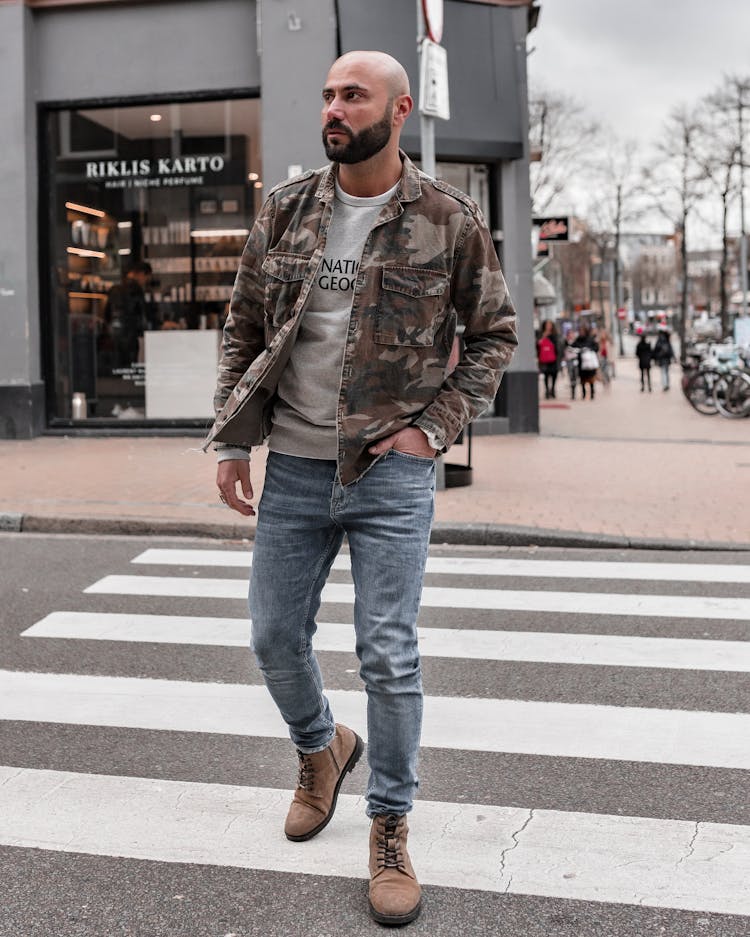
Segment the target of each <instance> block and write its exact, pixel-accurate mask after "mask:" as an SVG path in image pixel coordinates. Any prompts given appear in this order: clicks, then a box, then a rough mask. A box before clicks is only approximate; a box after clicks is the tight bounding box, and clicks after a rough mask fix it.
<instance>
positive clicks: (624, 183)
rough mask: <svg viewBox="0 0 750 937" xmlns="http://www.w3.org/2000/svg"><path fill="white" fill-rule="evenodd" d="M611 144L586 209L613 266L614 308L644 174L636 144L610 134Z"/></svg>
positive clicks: (619, 294) (595, 236)
mask: <svg viewBox="0 0 750 937" xmlns="http://www.w3.org/2000/svg"><path fill="white" fill-rule="evenodd" d="M607 140H608V143H607V144H606V146H605V147H604V149H603V150H602V155H601V157H600V158H599V160H598V161H597V163H596V164H595V166H594V173H593V175H594V178H596V180H597V183H598V185H597V189H596V198H595V199H593V200H592V202H591V204H590V205H589V208H588V210H587V218H588V219H589V229H590V231H591V235H592V238H593V239H594V241H595V242H596V243H597V245H598V247H599V251H600V254H601V258H602V262H610V263H612V264H613V266H614V305H615V308H617V307H619V306H620V305H621V302H622V263H621V257H620V253H621V252H620V242H621V238H622V233H623V228H624V227H625V226H626V225H628V224H631V223H632V222H634V221H636V220H638V219H639V218H640V217H641V216H642V215H643V195H644V188H643V174H642V170H641V167H640V165H639V163H638V147H637V144H636V143H635V141H633V140H628V141H625V142H622V141H620V140H618V139H617V138H616V137H615V136H613V135H611V134H607ZM609 327H610V331H611V333H612V334H614V332H615V322H614V321H613V320H612V318H611V319H610V323H609ZM617 334H618V338H619V353H620V354H621V355H622V354H623V353H624V349H623V344H622V323H621V322H620V320H619V318H618V319H617Z"/></svg>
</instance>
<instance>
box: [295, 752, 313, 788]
mask: <svg viewBox="0 0 750 937" xmlns="http://www.w3.org/2000/svg"><path fill="white" fill-rule="evenodd" d="M297 757H298V758H299V765H298V766H297V767H298V770H299V775H298V777H297V787H301V788H302V790H303V791H312V789H313V783H314V780H315V767H314V766H313V763H312V758H310V756H309V755H305V754H304V753H303V752H297Z"/></svg>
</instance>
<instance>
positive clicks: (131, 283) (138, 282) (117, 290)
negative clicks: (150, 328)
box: [104, 260, 151, 368]
mask: <svg viewBox="0 0 750 937" xmlns="http://www.w3.org/2000/svg"><path fill="white" fill-rule="evenodd" d="M150 277H151V264H149V263H146V262H145V261H143V260H139V261H136V263H134V264H133V265H132V267H131V268H130V269H129V270H128V272H127V273H126V274H125V276H124V277H123V279H122V280H121V282H120V283H116V284H115V285H114V286H113V287H112V289H111V290H110V291H109V295H108V297H107V307H106V309H105V312H104V319H105V321H106V323H107V325H108V326H109V330H110V333H111V335H112V343H113V349H114V367H115V368H130V367H132V365H133V363H134V362H136V361H137V360H138V339H139V338H140V336H141V335H143V333H144V331H145V329H146V326H147V321H148V320H147V308H146V292H145V291H146V287H147V286H148V281H149V279H150Z"/></svg>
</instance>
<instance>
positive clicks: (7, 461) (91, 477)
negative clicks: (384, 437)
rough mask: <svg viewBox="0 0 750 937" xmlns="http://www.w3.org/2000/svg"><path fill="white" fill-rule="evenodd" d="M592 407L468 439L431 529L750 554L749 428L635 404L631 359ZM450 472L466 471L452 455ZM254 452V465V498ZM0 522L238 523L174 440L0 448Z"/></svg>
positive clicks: (195, 447)
mask: <svg viewBox="0 0 750 937" xmlns="http://www.w3.org/2000/svg"><path fill="white" fill-rule="evenodd" d="M617 367H618V377H617V379H616V380H615V381H614V382H613V383H612V385H611V386H610V387H609V388H605V387H602V386H601V385H599V386H598V388H597V391H598V392H597V397H596V399H595V400H594V401H590V400H585V401H583V400H580V399H578V400H575V401H570V399H569V393H568V388H567V384H566V382H565V379H564V378H561V380H560V383H559V386H558V398H557V400H556V401H554V402H550V404H553V403H554V405H550V404H545V403H544V402H543V404H542V410H541V425H542V432H541V435H540V436H517V435H514V436H496V437H478V438H476V439H475V441H474V456H473V463H474V483H473V484H472V485H471V486H470V487H467V488H454V489H448V490H447V491H442V492H439V493H438V496H437V507H436V520H437V521H441V522H446V523H460V524H463V523H479V524H499V525H513V526H520V527H535V528H544V529H553V530H554V529H557V530H566V531H575V532H583V533H591V534H608V535H616V536H625V537H632V538H643V537H646V538H654V539H657V540H682V539H693V540H701V541H721V542H734V543H747V542H750V499H748V497H747V495H746V494H744V496H743V494H742V493H743V492H747V490H748V486H749V485H750V421H748V420H739V421H731V420H725V419H723V418H721V417H719V416H716V417H704V416H701V415H700V414H698V413H696V412H695V411H693V410H692V409H691V407H690V406H689V405H688V403H687V402H686V401H685V399H684V398H683V396H682V394H681V392H680V390H679V387H678V386H677V384H678V382H679V368H673V387H672V390H670V391H669V393H663V392H662V391H661V389H660V387H658V388H657V385H658V384H659V380H658V377H659V376H658V373H654V374H653V377H654V378H655V380H654V391H653V392H652V393H651V394H641V393H640V391H639V385H638V381H637V368H636V364H635V361H634V360H633V359H621V360H618V362H617ZM447 458H448V461H451V462H462V461H465V450H464V449H463V448H462V447H456V448H455V449H453V450H451V452H450V453H449V455H448V457H447ZM264 462H265V459H264V453H263V451H262V450H261V451H258V452H257V453H255V454H254V455H253V482H254V485H255V488H256V494H258V493H259V492H260V488H261V484H262V474H263V465H264ZM0 477H2V486H1V487H0V515H8V514H23V515H29V516H32V517H36V518H40V519H50V518H60V519H63V520H65V519H67V520H75V519H80V518H113V519H120V520H123V519H124V520H127V519H130V520H134V521H139V520H143V521H148V522H151V523H155V524H157V525H158V524H161V523H166V524H168V525H169V527H170V528H171V529H173V530H179V529H181V527H185V528H186V530H191V531H192V530H193V529H194V528H195V527H196V526H198V527H199V526H201V525H211V524H227V523H235V524H236V525H237V530H245V529H247V530H248V532H250V530H251V529H252V521H249V522H246V521H244V520H243V519H242V518H240V517H239V516H237V515H234V514H232V513H231V512H230V511H229V510H228V509H227V508H224V507H223V506H222V505H221V504H220V503H219V501H218V499H217V497H216V493H215V486H214V462H213V458H212V456H210V455H204V454H203V453H202V452H201V451H200V449H199V440H197V439H185V438H170V437H164V438H153V437H144V438H123V437H113V438H94V439H92V438H83V437H55V436H43V437H40V438H37V439H34V440H30V441H7V440H5V441H0Z"/></svg>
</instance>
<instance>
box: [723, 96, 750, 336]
mask: <svg viewBox="0 0 750 937" xmlns="http://www.w3.org/2000/svg"><path fill="white" fill-rule="evenodd" d="M738 90H739V104H738V107H737V119H738V122H739V130H740V134H739V137H740V139H739V143H740V153H739V156H740V288H741V289H742V315H743V316H746V315H747V234H746V233H745V156H744V140H743V136H744V133H745V131H744V127H743V125H742V116H743V111H744V109H745V100H744V98H743V95H742V90H743V89H742V88H739V89H738ZM722 337H723V336H722Z"/></svg>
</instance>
